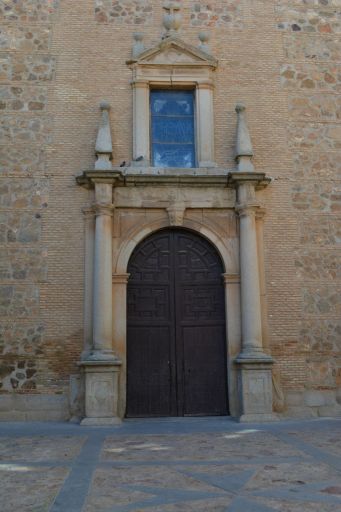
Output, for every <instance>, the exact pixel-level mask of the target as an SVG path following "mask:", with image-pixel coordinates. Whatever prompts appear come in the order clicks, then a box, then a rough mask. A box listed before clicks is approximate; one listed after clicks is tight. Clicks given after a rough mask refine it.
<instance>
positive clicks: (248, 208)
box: [235, 203, 260, 217]
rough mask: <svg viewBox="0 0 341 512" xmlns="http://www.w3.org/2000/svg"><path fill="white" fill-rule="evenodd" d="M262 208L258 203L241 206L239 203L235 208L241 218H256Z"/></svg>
mask: <svg viewBox="0 0 341 512" xmlns="http://www.w3.org/2000/svg"><path fill="white" fill-rule="evenodd" d="M259 208H260V205H259V204H257V203H245V204H240V203H237V204H236V206H235V210H236V212H237V213H238V215H239V217H245V216H249V217H251V216H252V217H256V216H257V212H258V209H259Z"/></svg>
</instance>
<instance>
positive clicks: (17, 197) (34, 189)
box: [0, 178, 49, 208]
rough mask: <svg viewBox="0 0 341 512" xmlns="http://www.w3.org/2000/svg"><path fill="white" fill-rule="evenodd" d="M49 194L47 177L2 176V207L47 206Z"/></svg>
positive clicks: (0, 187)
mask: <svg viewBox="0 0 341 512" xmlns="http://www.w3.org/2000/svg"><path fill="white" fill-rule="evenodd" d="M48 194H49V182H48V180H47V179H46V178H43V179H36V178H0V206H1V207H2V208H8V207H9V208H42V207H45V206H47V202H48Z"/></svg>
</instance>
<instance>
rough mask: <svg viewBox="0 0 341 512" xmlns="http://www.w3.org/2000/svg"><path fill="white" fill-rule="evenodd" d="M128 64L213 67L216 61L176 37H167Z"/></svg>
mask: <svg viewBox="0 0 341 512" xmlns="http://www.w3.org/2000/svg"><path fill="white" fill-rule="evenodd" d="M128 64H137V65H140V66H141V65H142V66H143V65H146V66H151V65H152V66H153V65H154V66H169V65H173V66H210V67H213V68H215V67H216V66H217V61H216V59H214V58H213V57H212V56H211V55H209V54H208V53H205V52H203V51H202V50H200V49H199V48H196V47H195V46H192V45H189V44H187V43H184V42H183V41H181V40H180V39H178V38H170V37H169V38H167V39H164V40H163V41H161V43H159V44H158V45H157V46H154V47H153V48H149V49H147V50H145V51H143V52H142V53H141V54H140V55H139V56H138V57H137V58H135V59H133V60H131V61H129V62H128Z"/></svg>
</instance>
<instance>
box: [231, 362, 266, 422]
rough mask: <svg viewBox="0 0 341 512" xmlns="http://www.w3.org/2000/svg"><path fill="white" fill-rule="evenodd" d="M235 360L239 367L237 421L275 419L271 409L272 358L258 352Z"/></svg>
mask: <svg viewBox="0 0 341 512" xmlns="http://www.w3.org/2000/svg"><path fill="white" fill-rule="evenodd" d="M264 355H265V354H264ZM245 356H246V355H245ZM235 362H236V363H237V364H238V367H239V368H238V394H239V401H240V404H241V407H240V412H241V414H240V418H239V421H241V422H248V423H250V422H255V423H256V422H266V421H275V420H276V416H275V415H274V414H273V411H272V378H271V372H272V364H273V360H272V358H271V357H270V356H267V355H265V357H264V358H262V357H261V355H260V354H258V355H257V357H254V358H253V357H251V358H250V357H241V356H238V358H237V359H236V361H235Z"/></svg>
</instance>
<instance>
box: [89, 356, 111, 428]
mask: <svg viewBox="0 0 341 512" xmlns="http://www.w3.org/2000/svg"><path fill="white" fill-rule="evenodd" d="M80 366H82V367H83V369H84V374H85V418H84V419H83V420H82V421H81V425H88V426H100V425H117V424H120V423H121V419H120V418H119V417H118V416H117V399H118V376H119V371H120V366H121V361H119V360H117V359H114V360H112V361H82V362H81V363H80Z"/></svg>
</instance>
